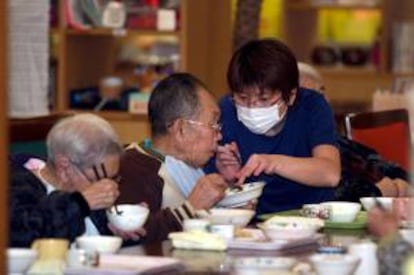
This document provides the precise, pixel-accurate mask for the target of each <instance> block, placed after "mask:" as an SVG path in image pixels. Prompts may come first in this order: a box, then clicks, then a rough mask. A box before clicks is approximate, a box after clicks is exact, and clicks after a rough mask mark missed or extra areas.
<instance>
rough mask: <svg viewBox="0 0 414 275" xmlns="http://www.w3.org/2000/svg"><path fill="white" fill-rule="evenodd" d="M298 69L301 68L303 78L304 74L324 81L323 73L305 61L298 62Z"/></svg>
mask: <svg viewBox="0 0 414 275" xmlns="http://www.w3.org/2000/svg"><path fill="white" fill-rule="evenodd" d="M298 69H299V78H301V77H302V76H304V77H309V78H311V79H313V80H316V81H318V82H320V83H322V76H321V74H320V73H319V72H318V71H317V70H316V69H315V68H314V67H312V66H311V65H309V64H307V63H304V62H298Z"/></svg>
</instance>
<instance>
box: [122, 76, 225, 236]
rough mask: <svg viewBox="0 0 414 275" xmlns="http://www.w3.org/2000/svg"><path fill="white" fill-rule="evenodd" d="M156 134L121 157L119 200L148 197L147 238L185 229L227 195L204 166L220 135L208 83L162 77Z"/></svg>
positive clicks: (153, 106) (152, 116) (154, 106)
mask: <svg viewBox="0 0 414 275" xmlns="http://www.w3.org/2000/svg"><path fill="white" fill-rule="evenodd" d="M148 115H149V121H150V124H151V132H152V138H151V140H145V141H143V142H141V143H139V144H137V143H132V144H130V146H129V147H128V148H127V150H126V153H125V155H124V157H123V159H122V161H121V176H122V179H121V184H120V192H121V194H120V198H119V201H120V202H123V203H139V202H146V203H147V204H148V206H149V209H150V215H149V218H148V220H147V222H146V224H145V225H144V228H145V230H146V232H147V236H146V238H145V241H146V242H151V241H155V240H163V239H166V238H167V236H168V233H169V232H171V231H179V230H182V223H183V221H184V220H185V219H189V218H194V217H195V211H196V210H201V209H209V208H210V207H211V206H213V205H214V204H215V203H216V202H217V201H219V200H220V199H221V198H222V197H223V196H224V191H225V189H226V188H227V183H226V182H225V180H224V178H223V177H222V176H220V175H218V174H210V175H204V173H203V171H202V170H201V169H200V167H202V166H203V165H205V164H206V162H207V161H208V160H209V159H210V158H211V157H212V156H213V155H214V154H215V152H216V149H217V142H218V141H219V140H220V139H221V134H220V128H221V126H220V124H218V120H219V118H220V110H219V108H218V106H217V104H216V102H215V100H214V98H213V96H212V95H211V94H210V93H209V92H208V91H207V89H206V87H205V86H204V85H203V84H202V83H201V82H200V81H199V80H198V79H196V78H195V77H193V76H191V75H189V74H185V73H180V74H173V75H171V76H169V77H167V78H165V79H164V80H162V81H161V82H160V83H159V84H158V85H157V86H156V87H155V89H154V91H153V92H152V94H151V97H150V101H149V106H148Z"/></svg>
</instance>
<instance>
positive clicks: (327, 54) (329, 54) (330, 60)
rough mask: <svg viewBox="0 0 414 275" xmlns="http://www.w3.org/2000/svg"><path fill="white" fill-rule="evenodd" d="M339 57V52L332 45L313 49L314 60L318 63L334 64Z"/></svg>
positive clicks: (314, 62)
mask: <svg viewBox="0 0 414 275" xmlns="http://www.w3.org/2000/svg"><path fill="white" fill-rule="evenodd" d="M338 59H339V56H338V53H337V52H336V50H335V48H332V47H328V46H317V47H315V48H314V49H313V51H312V62H313V64H316V65H334V64H335V63H336V62H338V61H339V60H338Z"/></svg>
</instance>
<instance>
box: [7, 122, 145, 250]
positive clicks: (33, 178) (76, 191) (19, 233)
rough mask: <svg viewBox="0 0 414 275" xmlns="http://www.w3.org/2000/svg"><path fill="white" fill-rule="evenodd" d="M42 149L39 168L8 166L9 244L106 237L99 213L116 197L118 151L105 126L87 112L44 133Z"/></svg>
mask: <svg viewBox="0 0 414 275" xmlns="http://www.w3.org/2000/svg"><path fill="white" fill-rule="evenodd" d="M47 150H48V159H47V162H46V164H45V165H44V166H38V167H37V168H34V169H32V170H29V169H27V168H25V167H23V166H19V165H12V167H11V176H10V182H11V183H10V189H9V201H10V205H9V218H10V225H9V229H10V238H9V239H10V241H9V244H10V246H20V247H24V246H30V245H31V243H32V241H33V240H34V239H37V238H45V237H46V238H47V237H54V238H65V239H69V240H70V241H73V240H74V239H75V238H76V237H78V236H79V235H83V234H86V235H99V234H102V235H108V234H112V232H111V230H110V229H109V228H108V226H107V220H106V216H105V209H106V208H108V207H110V206H112V205H113V204H114V202H115V200H116V199H117V198H118V196H119V190H118V183H117V180H119V174H118V170H119V162H120V157H121V154H122V153H123V148H122V145H121V144H120V142H119V138H118V136H117V134H116V133H115V131H114V130H113V128H112V127H111V126H110V124H109V123H108V122H107V121H105V120H103V119H101V118H99V117H97V116H95V115H91V114H80V115H75V116H71V117H68V118H65V119H63V120H61V121H60V122H58V123H57V124H56V125H55V126H53V128H52V129H51V130H50V132H49V134H48V137H47ZM114 231H115V230H114ZM117 233H118V234H124V235H123V236H124V237H125V236H127V235H128V234H129V235H128V236H129V237H131V238H132V237H137V236H138V234H135V233H132V232H130V233H126V232H117ZM125 234H126V235H125Z"/></svg>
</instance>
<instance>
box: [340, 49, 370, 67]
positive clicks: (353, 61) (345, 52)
mask: <svg viewBox="0 0 414 275" xmlns="http://www.w3.org/2000/svg"><path fill="white" fill-rule="evenodd" d="M368 56H369V51H368V50H367V49H365V48H363V47H345V48H342V49H341V61H342V63H343V64H344V65H348V66H362V65H365V64H366V63H367V61H368Z"/></svg>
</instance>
